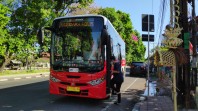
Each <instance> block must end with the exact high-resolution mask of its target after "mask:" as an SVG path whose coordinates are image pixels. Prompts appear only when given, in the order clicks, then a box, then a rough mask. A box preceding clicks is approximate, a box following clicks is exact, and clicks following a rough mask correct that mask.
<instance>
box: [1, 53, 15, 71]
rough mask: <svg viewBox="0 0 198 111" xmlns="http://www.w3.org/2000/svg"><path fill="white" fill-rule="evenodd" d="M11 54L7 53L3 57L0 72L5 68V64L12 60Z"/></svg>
mask: <svg viewBox="0 0 198 111" xmlns="http://www.w3.org/2000/svg"><path fill="white" fill-rule="evenodd" d="M12 58H13V57H12V54H10V55H7V56H5V57H4V61H3V64H2V65H1V66H0V72H2V71H3V69H4V68H5V66H6V65H8V64H9V63H10V61H11V60H12Z"/></svg>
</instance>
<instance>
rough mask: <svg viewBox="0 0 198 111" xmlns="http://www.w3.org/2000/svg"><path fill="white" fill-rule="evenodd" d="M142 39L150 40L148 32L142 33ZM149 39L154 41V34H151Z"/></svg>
mask: <svg viewBox="0 0 198 111" xmlns="http://www.w3.org/2000/svg"><path fill="white" fill-rule="evenodd" d="M142 41H148V34H142ZM149 41H150V42H154V35H149Z"/></svg>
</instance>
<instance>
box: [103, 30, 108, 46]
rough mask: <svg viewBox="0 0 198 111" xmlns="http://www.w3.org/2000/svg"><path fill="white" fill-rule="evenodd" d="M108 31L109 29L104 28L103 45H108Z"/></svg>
mask: <svg viewBox="0 0 198 111" xmlns="http://www.w3.org/2000/svg"><path fill="white" fill-rule="evenodd" d="M108 37H109V35H108V32H107V29H103V30H102V34H101V38H102V44H103V45H107V40H108Z"/></svg>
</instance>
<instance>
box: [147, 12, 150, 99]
mask: <svg viewBox="0 0 198 111" xmlns="http://www.w3.org/2000/svg"><path fill="white" fill-rule="evenodd" d="M149 21H150V17H149V15H148V69H147V81H148V96H150V94H149V88H150V87H149V68H150V54H149V49H150V48H149V40H150V39H149V32H150V29H149V28H150V23H149Z"/></svg>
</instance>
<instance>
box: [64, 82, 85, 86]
mask: <svg viewBox="0 0 198 111" xmlns="http://www.w3.org/2000/svg"><path fill="white" fill-rule="evenodd" d="M60 83H61V84H63V85H68V86H71V83H69V82H60ZM75 86H87V83H75Z"/></svg>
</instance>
